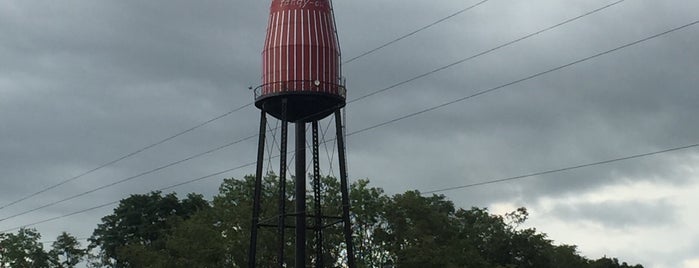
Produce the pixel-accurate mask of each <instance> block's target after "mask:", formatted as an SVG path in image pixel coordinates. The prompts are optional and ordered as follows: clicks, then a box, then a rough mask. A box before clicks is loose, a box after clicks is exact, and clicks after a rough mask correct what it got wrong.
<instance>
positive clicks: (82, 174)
mask: <svg viewBox="0 0 699 268" xmlns="http://www.w3.org/2000/svg"><path fill="white" fill-rule="evenodd" d="M487 1H489V0H484V1H481V2H479V3H477V4H475V5H473V6H470V7H467V8H465V9H462V10H459V11H457V12H456V13H454V14H451V15H449V16H447V17H444V18H442V19H439V20H437V21H435V22H433V23H431V24H429V25H426V26H424V27H422V28H420V29H418V30H416V31H413V32H411V33H408V34H406V35H404V36H402V37H399V38H397V39H396V40H393V41H391V42H388V43H386V44H383V45H381V46H379V47H377V48H374V49H372V50H369V51H368V52H365V53H363V54H362V55H359V56H356V57H354V58H352V59H350V60H348V61H345V62H344V63H345V64H346V63H349V62H351V61H354V60H357V59H359V58H361V57H364V56H367V55H369V54H371V53H374V52H376V51H378V50H380V49H383V48H385V47H387V46H389V45H392V44H394V43H396V42H398V41H400V40H402V39H405V38H406V37H408V36H411V35H414V34H416V33H418V32H420V31H423V30H425V29H427V28H430V27H432V26H435V25H437V24H439V23H441V22H443V21H445V20H448V19H450V18H452V17H454V16H456V15H459V14H461V13H463V12H466V11H468V10H470V9H472V8H475V7H477V6H479V5H481V4H484V3H485V2H487ZM402 84H404V83H402ZM362 98H364V97H362ZM252 105H253V103H248V104H245V105H243V106H241V107H238V108H235V109H233V110H230V111H228V112H226V113H224V114H221V115H219V116H216V117H214V118H211V119H209V120H207V121H204V122H202V123H200V124H198V125H195V126H193V127H191V128H188V129H186V130H183V131H181V132H178V133H176V134H173V135H171V136H169V137H166V138H164V139H162V140H160V141H157V142H155V143H152V144H149V145H147V146H145V147H143V148H141V149H138V150H136V151H133V152H131V153H128V154H125V155H123V156H121V157H119V158H116V159H114V160H111V161H109V162H106V163H104V164H101V165H99V166H97V167H95V168H93V169H90V170H88V171H85V172H83V173H81V174H78V175H76V176H73V177H70V178H67V179H64V180H62V181H61V182H59V183H56V184H54V185H51V186H48V187H46V188H43V189H41V190H39V191H37V192H34V193H32V194H29V195H27V196H24V197H22V198H19V199H17V200H14V201H12V202H10V203H7V204H5V205H2V206H0V210H2V209H4V208H7V207H9V206H12V205H15V204H17V203H20V202H22V201H25V200H27V199H30V198H32V197H35V196H38V195H40V194H42V193H45V192H47V191H50V190H53V189H55V188H57V187H59V186H61V185H64V184H66V183H69V182H71V181H74V180H77V179H79V178H82V177H84V176H87V175H89V174H91V173H94V172H96V171H98V170H100V169H103V168H105V167H108V166H111V165H114V164H116V163H118V162H121V161H123V160H125V159H127V158H130V157H133V156H135V155H137V154H140V153H142V152H144V151H147V150H149V149H152V148H153V147H156V146H159V145H161V144H163V143H165V142H168V141H170V140H173V139H175V138H177V137H179V136H182V135H184V134H187V133H189V132H192V131H194V130H196V129H199V128H201V127H204V126H206V125H208V124H210V123H212V122H214V121H217V120H219V119H222V118H224V117H227V116H229V115H231V114H233V113H235V112H237V111H240V110H243V109H245V108H247V107H250V106H252ZM0 221H1V220H0Z"/></svg>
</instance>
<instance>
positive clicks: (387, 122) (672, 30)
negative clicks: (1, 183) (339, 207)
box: [0, 20, 699, 221]
mask: <svg viewBox="0 0 699 268" xmlns="http://www.w3.org/2000/svg"><path fill="white" fill-rule="evenodd" d="M696 24H699V20H697V21H694V22H691V23H688V24H685V25H682V26H679V27H675V28H672V29H670V30H667V31H664V32H661V33H658V34H654V35H651V36H648V37H645V38H642V39H639V40H636V41H633V42H630V43H626V44H624V45H621V46H618V47H615V48H613V49H610V50H606V51H603V52H600V53H597V54H594V55H592V56H588V57H585V58H582V59H579V60H576V61H573V62H570V63H567V64H564V65H560V66H558V67H555V68H552V69H549V70H546V71H542V72H539V73H536V74H534V75H530V76H527V77H525V78H521V79H518V80H515V81H512V82H509V83H506V84H503V85H500V86H496V87H493V88H490V89H487V90H482V91H479V92H477V93H475V94H471V95H468V96H465V97H462V98H459V99H455V100H452V101H449V102H445V103H442V104H439V105H436V106H432V107H429V108H427V109H423V110H420V111H417V112H413V113H410V114H407V115H404V116H401V117H398V118H395V119H392V120H389V121H385V122H382V123H379V124H376V125H373V126H370V127H366V128H363V129H360V130H356V131H353V132H350V133H347V135H346V136H352V135H355V134H359V133H362V132H366V131H369V130H372V129H375V128H379V127H383V126H386V125H389V124H392V123H395V122H397V121H401V120H404V119H407V118H411V117H414V116H417V115H420V114H423V113H427V112H430V111H434V110H437V109H440V108H443V107H445V106H448V105H451V104H455V103H458V102H462V101H465V100H468V99H471V98H474V97H477V96H480V95H484V94H487V93H490V92H493V91H496V90H499V89H502V88H505V87H508V86H512V85H515V84H519V83H522V82H525V81H528V80H531V79H534V78H537V77H540V76H543V75H545V74H549V73H552V72H555V71H558V70H561V69H564V68H567V67H570V66H573V65H576V64H579V63H582V62H586V61H589V60H592V59H595V58H598V57H601V56H604V55H607V54H610V53H613V52H616V51H618V50H621V49H624V48H628V47H630V46H634V45H637V44H640V43H643V42H646V41H649V40H652V39H655V38H658V37H661V36H664V35H667V34H670V33H673V32H675V31H679V30H681V29H684V28H687V27H690V26H693V25H696ZM253 137H254V136H250V137H248V138H246V139H250V138H253ZM178 162H181V161H178ZM122 181H123V180H122ZM120 182H121V181H119V182H116V183H112V184H109V185H105V186H102V187H100V188H97V189H93V190H91V191H88V192H85V193H82V194H79V195H76V196H73V197H70V198H66V199H64V200H60V201H59V202H63V201H66V200H69V199H73V198H77V197H79V196H83V195H85V194H88V193H91V192H94V191H97V190H99V189H104V188H107V187H110V186H113V185H115V184H117V183H120ZM51 205H54V204H49V205H45V206H42V207H39V208H36V209H33V210H30V211H25V212H23V213H20V214H18V215H13V216H10V217H7V218H4V219H0V221H3V220H6V219H9V218H13V217H16V216H19V215H23V214H26V213H29V212H32V211H36V210H38V209H41V208H45V207H48V206H51Z"/></svg>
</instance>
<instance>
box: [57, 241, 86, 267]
mask: <svg viewBox="0 0 699 268" xmlns="http://www.w3.org/2000/svg"><path fill="white" fill-rule="evenodd" d="M52 248H53V249H51V251H49V255H50V256H51V264H52V266H53V267H57V268H68V267H75V266H76V265H77V264H78V263H80V262H81V261H82V260H83V259H84V258H85V256H86V255H87V250H85V249H81V248H80V242H78V239H76V238H75V237H73V236H71V235H69V234H68V233H66V232H63V233H61V234H60V235H59V236H58V237H57V238H56V241H54V242H53V244H52Z"/></svg>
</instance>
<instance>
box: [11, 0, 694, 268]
mask: <svg viewBox="0 0 699 268" xmlns="http://www.w3.org/2000/svg"><path fill="white" fill-rule="evenodd" d="M478 2H480V0H468V1H466V0H461V1H456V0H440V1H419V0H408V1H405V0H402V1H399V0H378V1H376V0H373V1H370V0H352V1H348V0H338V1H336V2H335V9H336V14H335V15H336V20H337V25H338V32H339V39H340V41H341V45H342V52H343V56H344V58H345V59H349V58H352V57H353V56H356V55H359V54H361V53H363V52H365V51H367V50H370V49H373V48H375V47H377V46H379V45H381V44H383V43H385V42H388V41H390V40H393V39H395V38H397V37H399V36H401V35H403V34H406V33H409V32H411V31H413V30H416V29H418V28H420V27H423V26H425V25H428V24H430V23H432V22H434V21H436V20H438V19H440V18H444V17H446V16H448V15H450V14H453V13H454V12H456V11H458V10H461V9H464V8H466V7H468V6H471V5H474V4H476V3H478ZM613 2H615V1H613V0H604V1H602V0H568V1H556V0H528V1H527V0H490V1H487V2H485V3H483V4H482V5H480V6H478V7H476V8H473V9H471V10H469V11H467V12H463V13H461V14H459V15H457V16H454V17H453V18H451V19H449V20H447V21H444V22H442V23H440V24H438V25H435V26H434V27H431V28H429V29H426V30H424V31H421V32H419V33H417V34H415V35H412V36H410V37H408V38H405V39H403V40H401V41H400V42H397V43H395V44H393V45H391V46H389V47H387V48H385V49H382V50H380V51H377V52H375V53H373V54H370V55H367V56H365V57H362V58H360V59H358V60H355V61H353V62H351V63H349V64H346V65H344V66H343V71H344V76H346V77H347V85H348V94H349V98H350V99H353V98H356V97H359V96H363V95H365V94H368V93H371V92H374V91H376V90H380V89H383V88H386V87H389V86H391V85H394V84H396V83H399V82H402V81H405V80H408V79H410V78H413V77H415V76H418V75H421V74H424V73H427V72H430V71H432V70H434V69H436V68H439V67H442V66H445V65H448V64H451V63H453V62H456V61H458V60H460V59H464V58H468V57H470V56H472V55H475V54H478V53H480V52H483V51H486V50H489V49H491V48H494V47H497V46H499V45H501V44H504V43H507V42H509V41H512V40H515V39H518V38H520V37H523V36H526V35H528V34H531V33H534V32H537V31H540V30H542V29H546V28H547V27H550V26H552V25H556V24H558V23H560V22H563V21H565V20H568V19H571V18H574V17H576V16H579V15H582V14H585V13H587V12H590V11H592V10H595V9H597V8H600V7H603V6H605V5H608V4H610V3H613ZM268 9H269V2H268V1H251V0H246V1H239V0H230V1H219V0H211V1H185V0H167V1H165V0H150V1H132V0H119V1H116V0H113V1H87V0H64V1H34V0H22V1H14V0H10V1H1V2H0V171H2V172H1V173H0V176H1V178H2V180H1V184H0V205H5V204H8V203H10V202H12V201H15V200H17V199H19V198H22V197H24V196H27V195H28V194H31V193H34V192H36V191H38V190H41V189H43V188H45V187H48V186H51V185H54V184H56V183H58V182H61V181H63V180H65V179H69V178H72V177H74V176H77V175H79V174H81V173H84V172H86V171H88V170H91V169H94V168H96V167H98V166H100V165H102V164H104V163H108V162H110V161H112V160H115V159H117V158H119V157H121V156H123V155H126V154H129V153H131V152H134V151H136V150H138V149H140V148H143V147H144V146H147V145H149V144H153V143H154V142H158V141H160V140H162V139H163V138H166V137H168V136H171V135H173V134H176V133H178V132H180V131H183V130H186V129H188V128H190V127H193V126H195V125H198V124H200V123H202V122H205V121H207V120H209V119H211V118H214V117H216V116H219V115H221V114H224V113H226V112H228V111H230V110H232V109H234V108H237V107H241V106H243V105H245V104H248V103H250V102H251V101H252V98H253V94H252V92H250V91H249V90H248V89H247V88H248V86H257V85H258V84H259V83H260V76H261V75H260V69H261V56H260V52H261V50H262V45H263V38H264V36H265V29H266V23H267V14H268ZM697 19H699V1H689V0H664V1H657V0H626V1H623V2H621V3H619V4H617V5H614V6H611V7H609V8H607V9H605V10H602V11H600V12H598V13H595V14H592V15H589V16H587V17H584V18H581V19H579V20H576V21H573V22H570V23H568V24H565V25H562V26H560V27H557V28H555V29H552V30H550V31H546V32H544V33H541V34H539V35H536V36H533V37H531V38H528V39H525V40H523V41H521V42H517V43H515V44H513V45H511V46H507V47H504V48H502V49H498V50H496V51H493V52H492V53H489V54H486V55H483V56H481V57H477V58H475V59H473V60H469V61H467V62H465V63H462V64H459V65H456V66H453V67H451V68H448V69H445V70H443V71H440V72H437V73H434V74H432V75H430V76H427V77H424V78H422V79H418V80H415V81H413V82H411V83H408V84H405V85H401V86H398V87H395V88H393V89H390V90H386V91H384V92H381V93H379V94H376V95H373V96H371V97H368V98H365V99H362V100H360V101H357V102H353V103H351V104H349V105H348V106H347V110H346V115H347V131H348V133H351V132H353V131H356V130H361V129H364V128H366V127H369V126H373V125H376V124H379V123H382V122H385V121H388V120H391V119H394V118H398V117H401V116H403V115H406V114H410V113H413V112H417V111H420V110H423V109H426V108H429V107H433V106H436V105H439V104H442V103H445V102H447V101H449V100H452V99H457V98H462V97H465V96H468V95H470V94H473V93H475V92H479V91H482V90H488V89H491V88H495V87H498V86H500V85H503V84H507V83H510V82H513V81H516V80H518V79H522V78H525V77H528V76H531V75H533V74H536V73H539V72H542V71H547V70H549V69H552V68H555V67H558V66H561V65H565V64H568V63H571V62H574V61H576V60H579V59H582V58H585V57H588V56H591V55H595V54H597V53H600V52H604V51H607V50H610V49H613V48H616V47H618V46H621V45H624V44H627V43H630V42H634V41H636V40H639V39H643V38H646V37H648V36H652V35H654V34H657V33H661V32H664V31H667V30H670V29H673V28H675V27H679V26H682V25H685V24H688V23H692V22H694V21H696V20H697ZM698 41H699V26H690V27H687V28H684V29H681V30H678V31H676V32H672V33H670V34H667V35H664V36H661V37H659V38H655V39H652V40H648V41H646V42H643V43H640V44H637V45H634V46H631V47H627V48H624V49H622V50H618V51H615V52H613V53H610V54H606V55H604V56H601V57H598V58H595V59H592V60H589V61H585V62H582V63H579V64H576V65H573V66H570V67H567V68H564V69H561V70H557V71H555V72H551V73H548V74H545V75H542V76H539V77H536V78H534V79H531V80H528V81H524V82H521V83H517V84H514V85H511V86H507V87H504V88H501V89H499V90H497V91H493V92H491V93H488V94H484V95H480V96H478V97H475V98H471V99H468V100H465V101H462V102H458V103H455V104H451V105H448V106H445V107H443V108H441V109H438V110H434V111H430V112H427V113H424V114H420V115H417V116H415V117H412V118H410V119H406V120H401V121H398V122H395V123H392V124H389V125H385V126H382V127H379V128H376V129H372V130H369V131H365V132H362V133H358V134H356V135H352V136H350V137H348V145H347V146H348V161H349V169H350V170H349V173H350V177H351V178H352V180H356V179H360V178H369V179H370V180H371V181H372V184H373V185H374V186H378V187H383V188H384V189H385V190H386V191H387V192H388V193H390V194H394V193H400V192H403V191H406V190H412V189H417V190H421V191H423V192H424V191H430V190H435V189H442V188H447V187H453V186H460V185H467V184H471V183H477V182H482V181H488V180H495V179H501V178H507V177H512V176H518V175H524V174H529V173H535V172H539V171H546V170H552V169H559V168H564V167H569V166H576V165H581V164H587V163H592V162H597V161H603V160H608V159H614V158H618V157H624V156H629V155H635V154H643V153H648V152H654V151H659V150H663V149H668V148H674V147H680V146H685V145H691V144H696V143H699V135H698V133H699V125H698V124H697V123H696V122H697V121H696V116H697V115H699V105H697V103H699V90H697V85H698V84H699V75H697V73H698V70H699V60H698V59H699V49H697V42H698ZM258 120H259V111H258V110H257V109H256V108H254V107H247V108H244V109H242V110H240V111H237V112H234V113H232V114H230V115H228V116H225V117H223V118H221V119H219V120H216V121H214V122H212V123H210V124H207V125H205V126H203V127H201V128H198V129H196V130H194V131H191V132H189V133H186V134H184V135H181V136H179V137H177V138H175V139H172V140H169V141H167V142H165V143H163V144H161V145H158V146H155V147H153V148H150V149H148V150H146V151H144V152H141V153H139V154H137V155H134V156H132V157H129V158H126V159H124V160H123V161H119V162H118V163H115V164H113V165H109V166H107V167H105V168H102V169H99V170H97V171H96V172H92V173H90V174H88V175H86V176H83V177H80V178H79V179H76V180H73V181H71V182H70V183H67V184H65V185H62V186H60V187H57V188H55V189H52V190H50V191H47V192H46V193H43V194H40V195H38V196H36V197H33V198H31V199H28V200H26V201H23V202H20V203H17V204H14V205H12V206H8V207H4V206H3V207H4V208H2V209H0V218H6V217H9V216H12V215H15V214H17V213H21V212H24V211H27V210H30V209H33V208H36V207H40V206H42V205H45V204H48V203H51V202H55V201H57V200H61V199H63V198H66V197H69V196H72V195H75V194H78V193H81V192H84V191H88V190H91V189H94V188H96V187H99V186H102V185H105V184H109V183H112V182H115V181H119V180H122V179H124V178H128V177H130V176H134V175H136V174H139V173H142V172H145V171H148V170H152V169H154V168H157V167H159V166H163V165H166V164H168V163H171V162H174V161H178V160H181V159H183V158H186V157H188V156H191V155H194V154H197V153H201V152H204V151H207V150H210V149H212V148H216V147H218V146H221V145H224V144H227V143H230V142H233V141H236V140H239V139H241V138H244V137H248V136H250V135H255V134H256V133H255V132H256V131H257V128H258V126H257V124H258ZM275 123H276V122H275V121H271V122H270V124H271V125H272V126H274V124H275ZM324 124H327V121H324ZM255 147H256V140H255V139H249V140H246V141H243V142H241V143H239V144H236V145H233V146H230V147H226V148H225V149H222V150H218V151H216V152H214V153H211V154H207V155H204V156H202V157H198V158H196V159H194V160H191V161H187V162H184V163H181V164H178V165H175V166H172V167H169V168H166V169H163V170H159V171H157V172H153V173H151V174H148V175H146V176H142V177H139V178H136V179H134V180H130V181H128V182H125V183H121V184H118V185H115V186H113V187H109V188H106V189H103V190H100V191H96V192H94V193H91V194H88V195H85V196H82V197H80V198H76V199H74V200H70V201H66V202H62V203H60V204H57V205H55V206H50V207H46V208H43V209H40V210H37V211H35V212H32V213H28V214H25V215H22V216H18V217H12V218H9V219H6V220H3V221H0V229H3V230H4V229H9V228H13V227H17V226H20V225H24V224H29V223H33V222H36V221H40V220H43V219H47V218H51V217H56V216H60V215H65V214H68V213H71V212H75V211H79V210H81V209H85V208H89V207H92V206H95V205H99V204H103V203H108V202H112V201H116V200H119V199H121V198H124V197H126V196H128V195H129V194H135V193H145V192H147V191H149V190H154V189H158V188H162V187H165V186H169V185H172V184H175V183H178V182H181V181H187V180H191V179H195V178H198V177H201V176H205V175H208V174H212V173H215V172H219V171H222V170H226V169H230V168H233V167H236V166H240V165H243V164H246V163H250V162H252V161H254V160H255V153H256V151H255ZM330 150H332V149H330ZM697 167H699V150H697V149H688V150H682V151H676V152H670V153H665V154H660V155H654V156H650V157H646V158H641V159H633V160H628V161H623V162H617V163H611V164H605V165H598V166H593V167H588V168H582V169H577V170H571V171H566V172H560V173H554V174H549V175H542V176H535V177H529V178H524V179H521V180H514V181H509V182H504V183H497V184H491V185H486V186H479V187H471V188H466V189H459V190H453V191H446V192H442V194H445V195H446V196H448V197H449V198H450V199H451V200H453V201H454V202H455V203H456V204H457V205H458V206H461V207H471V206H479V207H490V209H491V210H492V211H494V212H497V213H504V212H507V211H511V210H513V209H514V208H516V207H520V206H525V207H527V208H528V209H529V210H530V213H531V215H530V222H529V225H528V226H530V227H536V228H537V230H539V231H541V232H545V233H547V234H549V236H550V238H551V239H553V240H555V241H556V242H557V243H561V244H576V245H579V250H580V251H581V253H582V254H584V255H586V256H588V257H590V258H599V257H602V256H603V255H607V256H618V257H619V258H620V259H622V260H624V261H628V262H632V263H642V264H644V265H646V267H668V268H670V267H699V227H697V225H696V223H697V222H699V215H698V214H697V213H696V211H699V195H697V194H698V193H699V168H697ZM335 169H336V168H335ZM325 172H329V169H327V167H326V169H325ZM335 172H336V171H335ZM252 173H254V167H246V168H243V169H239V170H235V171H232V172H229V173H226V174H222V175H218V176H214V177H211V178H209V179H205V180H201V181H198V182H195V183H190V184H187V185H183V186H181V187H178V188H175V189H173V190H174V191H176V192H178V193H180V195H181V196H183V195H184V193H187V192H198V193H203V194H205V195H206V196H207V197H210V196H212V195H213V194H215V193H216V192H217V188H218V186H219V184H220V183H221V181H222V179H223V178H224V177H237V178H240V177H242V176H243V175H245V174H252ZM112 208H113V206H108V207H104V208H101V209H96V210H92V211H89V212H86V213H82V214H76V215H73V216H70V217H66V218H63V219H60V220H55V221H50V222H46V223H42V224H38V225H34V226H32V227H33V228H37V229H38V230H39V231H40V232H41V233H42V234H43V235H44V238H45V239H46V240H52V239H53V238H55V236H56V235H57V234H58V233H59V232H60V231H68V232H70V233H72V234H74V235H76V236H77V237H80V238H84V237H88V236H89V235H90V234H91V232H92V230H93V229H94V228H95V227H96V224H97V223H98V222H99V219H100V218H101V217H103V216H105V215H107V214H109V213H110V212H111V209H112Z"/></svg>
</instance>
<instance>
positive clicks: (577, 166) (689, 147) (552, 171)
mask: <svg viewBox="0 0 699 268" xmlns="http://www.w3.org/2000/svg"><path fill="white" fill-rule="evenodd" d="M696 147H699V143H696V144H691V145H686V146H681V147H675V148H670V149H664V150H660V151H655V152H649V153H643V154H635V155H630V156H624V157H619V158H614V159H609V160H604V161H598V162H592V163H587V164H581V165H576V166H569V167H564V168H558V169H551V170H546V171H539V172H534V173H529V174H525V175H519V176H514V177H507V178H502V179H497V180H490V181H482V182H477V183H472V184H466V185H461V186H454V187H447V188H442V189H438V190H432V191H427V192H423V193H422V194H433V193H439V192H446V191H453V190H458V189H464V188H471V187H476V186H482V185H488V184H495V183H500V182H506V181H513V180H520V179H524V178H529V177H535V176H540V175H547V174H552V173H559V172H564V171H570V170H574V169H581V168H586V167H592V166H598V165H604V164H610V163H614V162H620V161H626V160H631V159H636V158H643V157H649V156H653V155H658V154H664V153H669V152H675V151H681V150H687V149H691V148H696Z"/></svg>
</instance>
